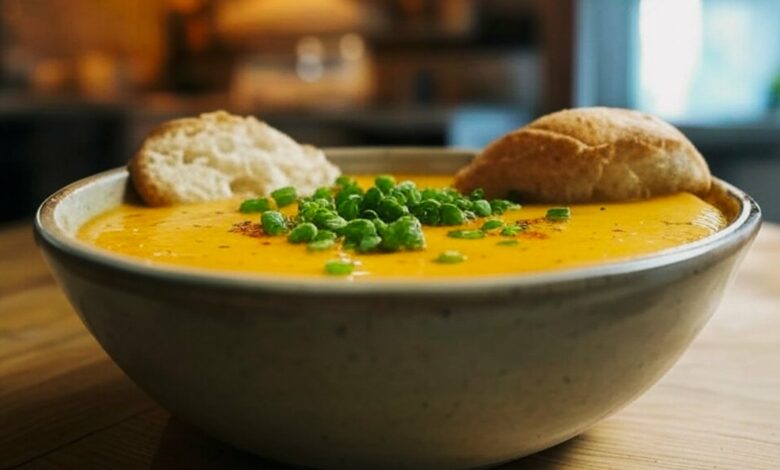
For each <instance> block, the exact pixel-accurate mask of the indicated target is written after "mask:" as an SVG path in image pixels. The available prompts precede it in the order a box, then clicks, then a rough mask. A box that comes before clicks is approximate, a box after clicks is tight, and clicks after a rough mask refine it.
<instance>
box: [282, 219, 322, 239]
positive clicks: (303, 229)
mask: <svg viewBox="0 0 780 470" xmlns="http://www.w3.org/2000/svg"><path fill="white" fill-rule="evenodd" d="M316 236H317V226H316V225H314V224H313V223H311V222H304V223H302V224H300V225H298V226H297V227H295V228H294V229H292V230H291V231H290V234H289V235H287V240H288V241H289V242H290V243H308V242H310V241H312V240H314V238H315V237H316Z"/></svg>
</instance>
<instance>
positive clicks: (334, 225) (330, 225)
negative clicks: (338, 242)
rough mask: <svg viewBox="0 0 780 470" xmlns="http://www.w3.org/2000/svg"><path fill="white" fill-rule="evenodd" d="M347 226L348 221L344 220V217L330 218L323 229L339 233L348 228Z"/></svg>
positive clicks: (323, 225)
mask: <svg viewBox="0 0 780 470" xmlns="http://www.w3.org/2000/svg"><path fill="white" fill-rule="evenodd" d="M346 225H347V221H346V220H344V218H343V217H339V216H338V215H333V216H330V217H328V218H326V219H325V220H324V221H323V222H322V228H324V229H325V230H330V231H333V232H337V231H339V230H341V229H342V228H344V227H346Z"/></svg>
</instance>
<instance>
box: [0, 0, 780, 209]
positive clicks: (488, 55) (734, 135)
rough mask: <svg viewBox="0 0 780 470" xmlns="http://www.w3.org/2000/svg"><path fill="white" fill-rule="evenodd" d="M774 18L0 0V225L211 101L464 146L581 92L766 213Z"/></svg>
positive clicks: (536, 4) (585, 100) (775, 156)
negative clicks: (696, 156)
mask: <svg viewBox="0 0 780 470" xmlns="http://www.w3.org/2000/svg"><path fill="white" fill-rule="evenodd" d="M778 31H780V1H777V0H441V1H435V0H362V1H360V0H293V1H291V0H211V1H206V0H132V1H127V0H0V191H1V193H0V194H2V197H0V222H8V221H11V220H15V219H23V218H28V217H29V216H30V215H31V214H32V211H33V210H34V208H35V207H36V205H37V204H38V203H40V201H41V200H42V199H43V198H44V197H45V196H46V195H48V194H49V193H51V192H52V191H54V190H55V189H57V188H59V187H60V186H62V185H64V184H66V183H68V182H71V181H73V180H75V179H77V178H80V177H82V176H86V175H88V174H90V173H94V172H96V171H99V170H103V169H107V168H111V167H115V166H118V165H122V164H123V163H124V162H125V161H126V160H127V159H128V157H129V156H130V155H131V154H132V153H133V151H134V149H135V148H136V147H137V145H138V144H139V142H140V140H141V139H142V138H143V136H144V134H145V133H146V132H148V131H149V130H150V129H151V128H152V127H154V126H155V125H156V124H158V123H160V122H161V121H164V120H168V119H172V118H175V117H179V116H186V115H192V114H197V113H200V112H203V111H208V110H213V109H217V108H224V109H227V110H230V111H232V112H235V113H242V114H253V115H256V116H258V117H260V118H261V119H264V120H266V121H268V122H269V123H270V124H271V125H273V126H276V127H278V128H280V129H282V130H283V131H285V132H287V133H289V134H291V135H292V136H293V137H294V138H296V139H298V140H300V141H304V142H309V143H312V144H315V145H319V146H352V145H430V146H441V145H448V146H459V147H481V146H482V145H484V144H485V143H486V142H488V141H489V140H491V139H493V138H495V137H497V136H498V135H500V134H502V133H504V132H506V131H508V130H510V129H513V128H515V127H518V126H520V125H522V124H524V123H526V122H528V121H529V120H531V119H533V118H534V117H535V116H538V115H539V114H542V113H545V112H549V111H552V110H557V109H560V108H565V107H571V106H588V105H610V106H623V107H633V108H638V109H642V110H645V111H648V112H652V113H655V114H658V115H660V116H662V117H664V118H667V119H669V120H671V121H672V122H674V123H675V124H677V125H678V126H680V127H681V128H682V129H683V131H684V132H686V133H687V134H688V135H689V136H690V137H691V139H692V140H693V141H694V143H695V144H696V145H697V146H698V147H699V148H700V150H701V151H702V152H703V153H704V154H705V156H706V157H707V158H708V159H709V161H710V164H711V166H712V169H713V172H714V173H715V174H716V175H718V176H720V177H722V178H725V179H727V180H729V181H731V182H733V183H735V184H737V185H739V186H742V187H744V188H745V189H747V190H748V191H749V192H750V193H751V194H753V195H754V196H755V197H756V198H757V199H758V201H759V203H760V204H761V205H762V206H763V208H764V211H765V212H766V214H767V218H769V219H770V220H775V221H780V33H778Z"/></svg>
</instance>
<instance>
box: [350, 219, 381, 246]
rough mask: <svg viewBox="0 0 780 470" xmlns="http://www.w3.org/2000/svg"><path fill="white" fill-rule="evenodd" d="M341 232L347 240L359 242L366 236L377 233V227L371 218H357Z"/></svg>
mask: <svg viewBox="0 0 780 470" xmlns="http://www.w3.org/2000/svg"><path fill="white" fill-rule="evenodd" d="M341 234H342V235H344V239H345V240H347V241H351V242H356V243H357V242H359V241H360V240H362V239H363V238H365V237H369V236H374V235H376V227H375V226H374V224H373V222H371V221H370V220H366V219H355V220H352V221H350V222H349V223H347V225H345V226H344V228H343V229H342V230H341Z"/></svg>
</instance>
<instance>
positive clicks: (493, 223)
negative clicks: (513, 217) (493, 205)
mask: <svg viewBox="0 0 780 470" xmlns="http://www.w3.org/2000/svg"><path fill="white" fill-rule="evenodd" d="M503 226H504V223H503V222H501V221H500V220H496V219H492V220H488V221H487V222H485V223H484V224H482V230H484V231H488V230H495V229H497V228H501V227H503Z"/></svg>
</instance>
